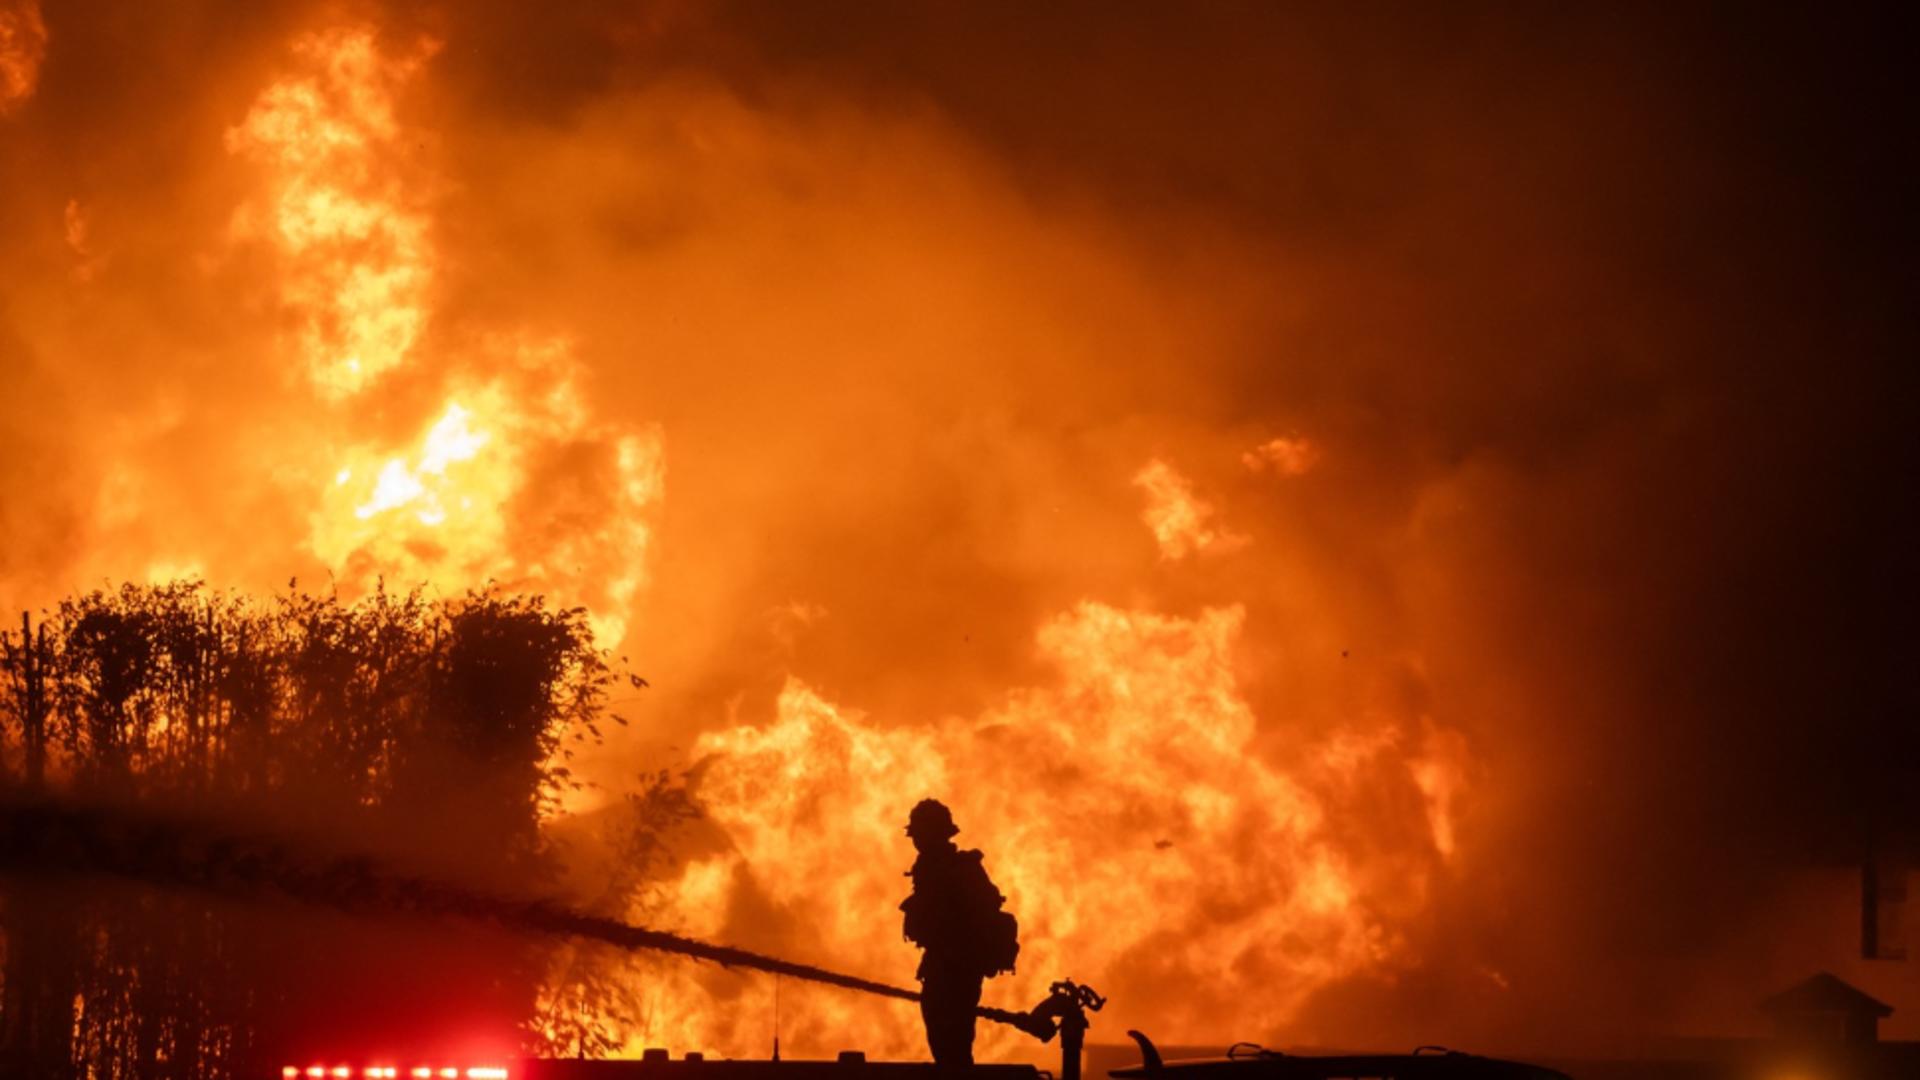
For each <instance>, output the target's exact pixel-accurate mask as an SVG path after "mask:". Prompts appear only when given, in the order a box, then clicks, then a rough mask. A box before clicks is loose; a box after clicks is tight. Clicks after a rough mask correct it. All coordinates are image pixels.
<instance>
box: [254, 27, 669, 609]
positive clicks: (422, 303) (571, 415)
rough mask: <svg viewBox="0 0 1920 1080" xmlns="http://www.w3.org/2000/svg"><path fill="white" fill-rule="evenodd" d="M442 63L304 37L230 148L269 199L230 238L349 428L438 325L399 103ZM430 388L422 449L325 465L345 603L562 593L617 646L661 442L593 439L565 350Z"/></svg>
mask: <svg viewBox="0 0 1920 1080" xmlns="http://www.w3.org/2000/svg"><path fill="white" fill-rule="evenodd" d="M436 48H437V46H436V44H435V43H434V42H432V41H430V40H429V41H422V42H420V43H418V44H416V45H414V46H413V47H412V48H410V49H409V50H407V51H406V52H404V53H403V54H402V55H399V56H397V57H396V56H392V55H388V54H387V53H383V52H382V50H381V49H380V47H379V45H378V43H377V42H376V40H375V36H374V34H373V32H372V31H371V30H369V29H367V28H365V27H340V28H331V29H327V30H322V31H317V32H314V33H309V34H305V35H302V36H301V37H300V38H298V39H297V40H296V41H295V42H294V44H293V47H292V50H291V51H292V55H293V60H294V64H293V70H292V71H291V72H290V73H289V74H288V75H286V76H285V77H284V78H282V79H280V80H279V81H277V82H275V83H274V84H273V85H271V86H269V87H268V88H267V89H266V90H265V91H263V92H262V93H261V95H260V97H259V98H258V100H257V101H256V102H255V103H254V106H253V108H252V110H251V111H249V113H248V114H247V116H246V119H245V120H244V121H243V122H242V123H241V124H240V125H238V126H237V127H235V128H233V129H232V130H230V131H229V132H228V135H227V143H228V148H229V149H230V150H231V151H233V152H234V153H236V154H240V155H242V156H244V157H246V158H248V159H249V160H253V161H255V162H257V163H259V164H260V165H261V166H262V170H263V176H262V179H263V182H264V186H263V189H262V194H261V197H260V198H259V199H258V200H257V201H255V202H252V203H249V204H248V205H246V206H244V207H242V208H241V209H240V211H239V212H238V213H237V214H236V215H235V218H234V233H235V236H236V238H238V239H239V240H240V241H241V242H246V241H249V240H264V241H265V242H266V243H267V244H268V245H270V246H271V248H272V249H273V250H274V251H275V252H276V253H277V255H278V256H279V260H278V261H279V265H280V269H281V278H280V286H281V289H280V291H281V298H282V301H283V303H284V305H285V308H286V310H287V312H288V314H289V316H290V317H291V318H292V320H293V321H294V323H295V326H296V331H295V333H294V334H293V339H292V341H291V343H290V344H291V345H292V347H293V349H294V352H295V354H296V355H297V356H298V357H299V358H300V360H301V361H302V363H303V366H304V375H305V378H306V379H307V381H308V382H309V383H310V385H311V386H312V388H313V391H314V393H315V394H316V395H317V396H318V397H319V399H320V401H321V403H322V404H323V407H327V408H331V409H333V410H335V412H336V413H339V414H340V415H341V416H342V418H343V419H344V416H345V410H350V409H352V408H354V401H355V399H358V398H361V397H363V396H364V395H366V394H367V393H368V392H369V391H371V390H374V389H376V388H380V387H382V386H388V385H390V384H391V382H392V380H394V379H396V378H398V377H401V376H404V375H407V374H408V368H409V366H410V365H412V364H414V363H415V362H416V361H417V360H418V359H419V358H420V353H421V352H422V345H421V341H422V336H423V334H425V333H426V332H427V328H428V325H429V323H430V319H431V315H432V310H433V303H434V291H433V286H434V278H435V268H436V259H437V255H436V251H435V248H434V243H433V237H432V221H431V218H430V216H429V214H428V211H427V209H426V207H427V204H428V202H429V201H430V196H431V193H432V192H433V190H434V188H435V184H434V176H433V173H432V172H431V170H430V169H429V168H428V167H427V165H426V164H425V163H424V162H422V161H421V160H420V155H419V154H418V152H417V151H415V150H414V149H413V148H414V147H415V146H417V145H422V144H421V142H420V140H421V138H422V136H421V133H420V132H418V131H416V130H413V129H410V128H405V127H403V125H402V123H401V121H400V119H399V118H398V115H397V112H396V108H397V106H396V98H397V97H398V95H400V94H401V93H402V92H403V91H404V89H405V88H406V86H407V85H408V83H409V82H410V81H411V80H413V79H414V78H415V76H416V75H417V74H418V72H419V70H420V68H421V66H422V65H423V64H424V63H425V62H426V60H427V58H429V57H430V56H432V54H433V53H434V52H435V50H436ZM434 374H435V376H436V377H437V381H438V383H439V384H440V385H441V386H442V387H443V390H442V395H443V396H442V398H441V399H440V400H442V401H443V404H441V405H440V406H439V408H438V410H437V412H435V413H432V414H429V415H428V416H427V417H426V418H424V419H423V421H422V428H421V430H420V432H419V434H418V435H417V436H416V437H415V439H414V440H413V441H411V442H410V443H407V442H403V443H400V444H398V445H396V444H394V443H393V442H392V441H391V440H390V439H373V440H368V441H366V442H361V443H356V444H352V445H347V446H344V447H341V448H340V449H339V450H338V451H337V452H336V454H335V455H334V456H333V458H332V460H331V461H328V462H326V463H325V466H330V467H328V468H326V469H325V472H324V473H323V475H324V476H326V479H325V480H323V481H320V482H319V483H317V484H316V487H317V488H318V490H317V491H316V492H315V495H316V496H317V498H316V502H317V506H316V508H315V510H314V511H313V513H312V515H311V527H310V530H309V535H308V543H309V546H310V549H311V551H312V552H313V554H314V555H316V556H318V557H319V558H320V560H321V561H322V562H323V563H324V564H325V565H326V566H327V567H329V568H330V570H331V571H332V572H333V573H334V574H335V575H336V579H337V580H339V581H342V582H344V583H345V584H347V585H348V586H349V587H351V588H364V587H366V586H367V585H368V584H369V583H371V582H372V581H373V580H375V579H376V578H380V577H389V578H393V579H395V580H396V581H403V582H409V583H411V582H420V581H424V582H427V583H430V584H432V585H435V586H438V587H442V588H446V589H459V588H466V587H473V586H475V585H478V584H480V583H483V582H488V581H493V582H496V583H499V584H502V585H505V586H507V587H511V588H516V589H529V590H535V591H543V592H552V593H554V594H556V595H557V596H558V598H559V599H561V600H562V601H563V602H566V603H580V604H585V605H587V606H588V608H589V609H590V611H591V613H592V617H593V620H594V624H595V628H596V630H597V631H598V632H599V634H600V635H601V637H602V638H603V640H605V641H607V642H608V643H609V644H613V643H617V642H618V641H619V640H620V639H621V638H622V637H623V636H624V634H625V630H626V620H627V612H628V607H629V605H630V604H631V602H632V600H633V598H634V595H635V593H636V592H637V591H638V589H639V588H640V586H641V584H642V583H643V582H644V580H645V575H644V567H645V558H646V548H647V541H648V537H649V532H648V528H647V526H646V523H645V516H646V513H647V511H648V510H649V508H650V507H651V506H652V504H654V503H655V502H656V501H657V500H658V499H659V496H660V490H661V485H662V480H663V466H662V453H661V444H660V439H659V436H658V433H657V432H654V431H650V430H623V429H620V428H618V427H616V426H612V425H608V424H605V423H602V422H600V421H598V420H596V419H595V418H594V415H593V410H592V409H591V408H589V407H588V405H587V403H586V402H585V400H584V399H583V394H582V392H581V390H580V386H579V382H580V378H581V373H580V371H579V367H578V364H577V363H576V362H575V360H574V358H573V355H572V352H571V348H570V345H569V343H568V342H567V341H565V340H564V339H562V338H551V337H550V338H545V339H542V338H537V337H534V336H532V335H519V336H514V337H509V338H505V339H490V340H482V341H477V342H472V343H468V345H467V348H466V351H465V355H462V356H460V357H458V358H456V359H455V360H453V361H452V362H450V363H449V362H443V363H441V364H438V365H436V367H435V371H434ZM313 464H320V463H313ZM510 520H516V521H523V522H524V521H533V522H538V523H539V524H538V525H534V526H525V525H522V526H519V527H513V528H510V527H509V521H510Z"/></svg>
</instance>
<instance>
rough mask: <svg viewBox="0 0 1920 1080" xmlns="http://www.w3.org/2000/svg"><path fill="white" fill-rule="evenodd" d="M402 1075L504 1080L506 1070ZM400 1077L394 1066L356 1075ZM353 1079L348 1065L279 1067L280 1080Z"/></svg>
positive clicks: (369, 1079)
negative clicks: (303, 1079)
mask: <svg viewBox="0 0 1920 1080" xmlns="http://www.w3.org/2000/svg"><path fill="white" fill-rule="evenodd" d="M405 1072H407V1076H409V1080H436V1078H438V1080H507V1068H503V1067H499V1065H472V1067H467V1068H459V1067H453V1065H442V1067H438V1068H434V1067H430V1065H415V1067H411V1068H407V1070H405ZM399 1074H401V1068H399V1067H397V1065H369V1067H365V1068H361V1070H359V1072H357V1076H359V1078H361V1080H399ZM353 1076H355V1070H353V1067H349V1065H334V1067H326V1065H309V1067H305V1068H301V1067H298V1065H284V1067H280V1080H301V1078H305V1080H328V1078H332V1080H351V1078H353Z"/></svg>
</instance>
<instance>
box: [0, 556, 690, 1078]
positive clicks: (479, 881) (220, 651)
mask: <svg viewBox="0 0 1920 1080" xmlns="http://www.w3.org/2000/svg"><path fill="white" fill-rule="evenodd" d="M614 678H615V674H614V673H613V672H612V670H611V669H610V668H609V666H608V664H607V662H606V660H605V658H604V656H603V655H602V654H601V653H600V652H599V651H598V650H597V649H596V648H595V646H594V643H593V640H592V635H591V632H590V631H589V629H588V624H587V621H586V617H585V613H584V612H583V611H580V610H578V609H555V608H550V607H548V606H547V605H546V604H545V603H544V602H543V601H542V600H541V599H539V598H537V597H531V598H529V597H508V596H501V595H497V594H495V593H493V592H477V593H470V594H468V595H467V596H464V597H461V598H459V599H456V600H449V601H436V600H429V599H427V598H425V597H424V596H423V595H422V594H421V593H419V592H418V591H415V592H409V593H405V594H396V593H389V592H387V591H385V590H384V589H381V590H378V591H376V592H374V593H373V594H372V595H371V596H368V597H366V598H364V599H362V600H360V601H358V602H355V603H345V602H343V601H341V600H340V599H339V598H338V597H337V596H334V595H329V594H314V593H308V592H302V591H300V590H298V589H297V588H292V587H290V588H289V590H288V591H287V592H286V593H284V594H282V595H280V596H278V597H276V598H275V599H274V600H273V601H272V602H271V603H264V604H263V603H259V602H255V601H251V600H248V599H246V598H242V597H236V596H233V595H229V594H220V593H214V592H210V591H208V590H206V589H204V588H203V587H201V586H200V585H199V584H198V583H193V582H188V583H179V584H171V585H159V586H133V585H128V586H124V587H122V588H120V589H118V590H116V591H96V592H92V593H88V594H86V595H84V596H79V597H75V598H72V599H69V600H67V601H66V602H64V603H62V604H60V605H59V607H58V608H57V609H55V610H54V611H52V612H50V613H47V614H46V615H45V616H44V617H43V618H41V619H39V620H37V621H36V620H32V619H23V620H22V623H21V624H20V626H19V628H18V629H13V630H9V631H6V632H4V633H0V787H3V788H6V789H11V791H12V793H13V794H15V795H23V794H24V795H29V796H36V797H40V796H46V797H57V798H61V799H70V800H74V801H77V802H80V803H92V804H112V805H119V806H128V807H132V808H141V807H151V808H164V809H166V810H167V811H168V812H169V813H176V814H178V813H186V814H193V815H200V816H202V817H204V818H207V819H209V820H219V821H229V822H234V823H236V824H240V825H243V826H244V827H245V828H246V829H247V830H249V831H252V832H260V833H267V834H270V835H286V836H300V837H310V838H313V839H314V842H315V843H316V844H320V845H323V846H331V847H333V848H334V849H335V850H338V851H354V852H367V853H369V854H370V855H372V856H377V857H380V858H384V859H388V860H390V861H392V862H393V863H394V864H396V865H404V866H409V867H418V868H421V869H422V871H423V872H425V873H428V874H434V875H439V876H440V877H441V878H442V879H444V880H448V881H451V882H459V883H463V884H470V885H478V886H485V887H487V888H489V889H493V890H496V891H499V890H509V891H511V890H519V891H521V892H522V893H525V892H529V891H531V890H535V889H537V888H539V887H540V886H541V885H543V884H544V883H545V882H547V881H548V880H549V879H550V876H551V874H550V870H551V866H550V864H551V858H550V857H549V854H548V853H547V852H546V851H545V850H544V848H543V844H542V840H541V833H540V828H539V826H540V820H541V815H542V813H543V811H544V810H546V809H548V808H550V807H551V806H552V805H553V803H554V800H556V799H557V798H558V797H559V796H560V795H561V794H562V792H563V791H564V789H565V786H566V785H567V784H568V783H569V782H570V780H569V777H568V775H567V773H566V770H565V769H564V768H561V767H559V766H558V765H557V761H558V760H560V759H561V757H562V750H563V742H564V741H565V740H568V739H580V740H593V739H597V738H598V735H599V728H598V725H599V722H600V720H601V718H602V714H603V710H604V707H605V703H606V698H607V690H608V688H609V686H610V685H611V684H612V682H613V680H614ZM677 791H678V789H677V787H675V786H674V785H672V784H670V783H668V782H667V781H666V779H665V778H664V777H663V778H661V779H660V780H659V782H658V783H656V784H655V785H654V786H652V787H650V788H649V789H648V793H647V794H645V795H643V796H641V797H640V799H641V800H642V803H644V804H645V806H646V807H650V808H652V809H643V810H640V811H635V812H634V813H633V817H632V820H633V821H635V822H639V823H641V824H639V825H638V826H636V827H637V828H641V829H646V828H652V827H656V826H659V827H665V826H670V825H671V824H672V823H673V822H674V821H676V820H678V819H679V817H681V816H684V815H686V814H690V813H691V809H690V807H688V806H687V805H686V804H685V797H684V793H683V792H680V793H679V794H678V795H676V794H674V793H675V792H677ZM676 798H677V799H678V802H676V801H675V799H676ZM650 800H652V801H650ZM656 802H657V806H656ZM649 815H651V816H649ZM647 842H651V841H641V840H639V839H637V838H636V839H634V840H633V841H632V843H634V844H638V845H641V846H642V847H644V844H645V843H647ZM638 854H639V855H640V858H641V862H642V865H643V866H644V865H646V860H647V859H648V858H650V856H647V855H645V853H644V852H638ZM627 887H629V888H630V887H631V886H627ZM0 901H4V905H5V907H4V915H3V916H0V919H3V921H0V928H3V929H4V932H5V939H6V945H7V948H6V951H5V959H4V963H5V968H4V987H5V991H4V998H0V1055H3V1057H0V1068H4V1069H5V1071H7V1072H8V1073H10V1074H22V1075H24V1074H33V1075H61V1074H77V1075H87V1076H98V1077H121V1076H128V1077H131V1076H139V1077H181V1078H187V1077H221V1076H233V1075H241V1074H247V1073H258V1074H260V1075H266V1074H267V1071H270V1070H273V1069H277V1067H278V1066H279V1064H281V1063H282V1058H283V1055H291V1054H302V1053H313V1052H327V1053H336V1054H337V1053H340V1052H350V1051H360V1050H364V1049H369V1048H372V1049H404V1048H408V1047H411V1046H417V1045H419V1044H418V1040H420V1039H422V1038H431V1037H432V1035H433V1033H434V1032H436V1031H442V1030H449V1029H450V1026H458V1027H460V1028H461V1031H460V1032H458V1033H457V1034H458V1035H459V1036H460V1037H462V1038H465V1037H468V1036H470V1035H471V1034H472V1033H473V1032H475V1031H480V1032H483V1033H494V1034H497V1033H500V1032H507V1033H509V1034H513V1033H516V1032H517V1033H518V1034H519V1035H522V1036H528V1037H535V1036H533V1035H532V1033H531V1032H529V1031H528V1030H527V1029H526V1025H527V1024H528V1023H529V1022H530V1021H532V1020H533V1019H534V1018H535V1017H536V1014H537V1011H538V1009H539V1005H538V1003H537V1001H536V999H537V996H538V994H539V992H540V985H541V983H542V981H543V979H545V978H546V977H547V976H548V975H549V971H550V968H549V965H550V961H551V958H550V957H549V956H548V955H547V953H545V952H543V951H540V950H541V949H543V948H544V946H543V945H538V944H533V945H530V944H527V943H525V942H522V941H519V940H517V939H512V938H510V937H508V936H507V935H503V934H497V933H490V932H488V931H486V930H485V929H484V928H481V927H466V928H460V927H453V928H430V929H431V932H427V931H428V929H429V928H422V927H421V926H418V925H407V924H403V923H399V922H396V923H394V924H392V925H384V924H380V923H379V922H378V921H377V920H354V919H347V918H344V917H340V916H338V915H329V914H327V913H325V912H314V911H310V910H306V909H303V908H301V907H300V906H299V905H297V904H294V903H291V902H288V901H286V900H285V899H284V898H281V899H278V900H276V899H273V898H263V899H262V900H261V901H259V902H257V903H254V902H249V903H244V904H240V903H234V902H232V901H231V900H222V899H216V898H209V897H207V896H205V895H196V894H193V893H188V892H178V891H169V890H165V889H154V888H138V887H133V886H129V885H126V884H125V883H115V884H113V885H111V886H105V885H102V884H101V883H99V882H94V881H85V880H74V879H72V878H64V877H63V878H43V877H37V876H32V875H24V874H16V875H13V876H11V877H9V878H6V879H4V880H0ZM580 1022H581V1023H585V1024H589V1025H591V1024H592V1023H594V1022H595V1021H594V1020H592V1019H591V1018H585V1019H581V1020H580ZM449 1037H452V1036H451V1035H450V1036H449ZM572 1041H574V1042H576V1043H579V1042H581V1041H582V1040H580V1039H573V1040H572ZM286 1060H291V1058H288V1059H286Z"/></svg>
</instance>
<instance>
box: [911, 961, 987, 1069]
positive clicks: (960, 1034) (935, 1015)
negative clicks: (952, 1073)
mask: <svg viewBox="0 0 1920 1080" xmlns="http://www.w3.org/2000/svg"><path fill="white" fill-rule="evenodd" d="M920 994H921V996H920V1016H921V1018H922V1019H923V1020H925V1021H926V1024H927V1049H929V1050H931V1051H933V1060H934V1062H935V1063H937V1064H940V1065H971V1064H973V1010H974V1009H976V1008H978V1007H979V1005H980V979H978V978H977V977H976V978H967V977H960V978H954V977H944V978H941V977H935V978H929V979H928V980H927V981H926V983H925V985H924V986H923V987H922V988H921V991H920Z"/></svg>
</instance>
